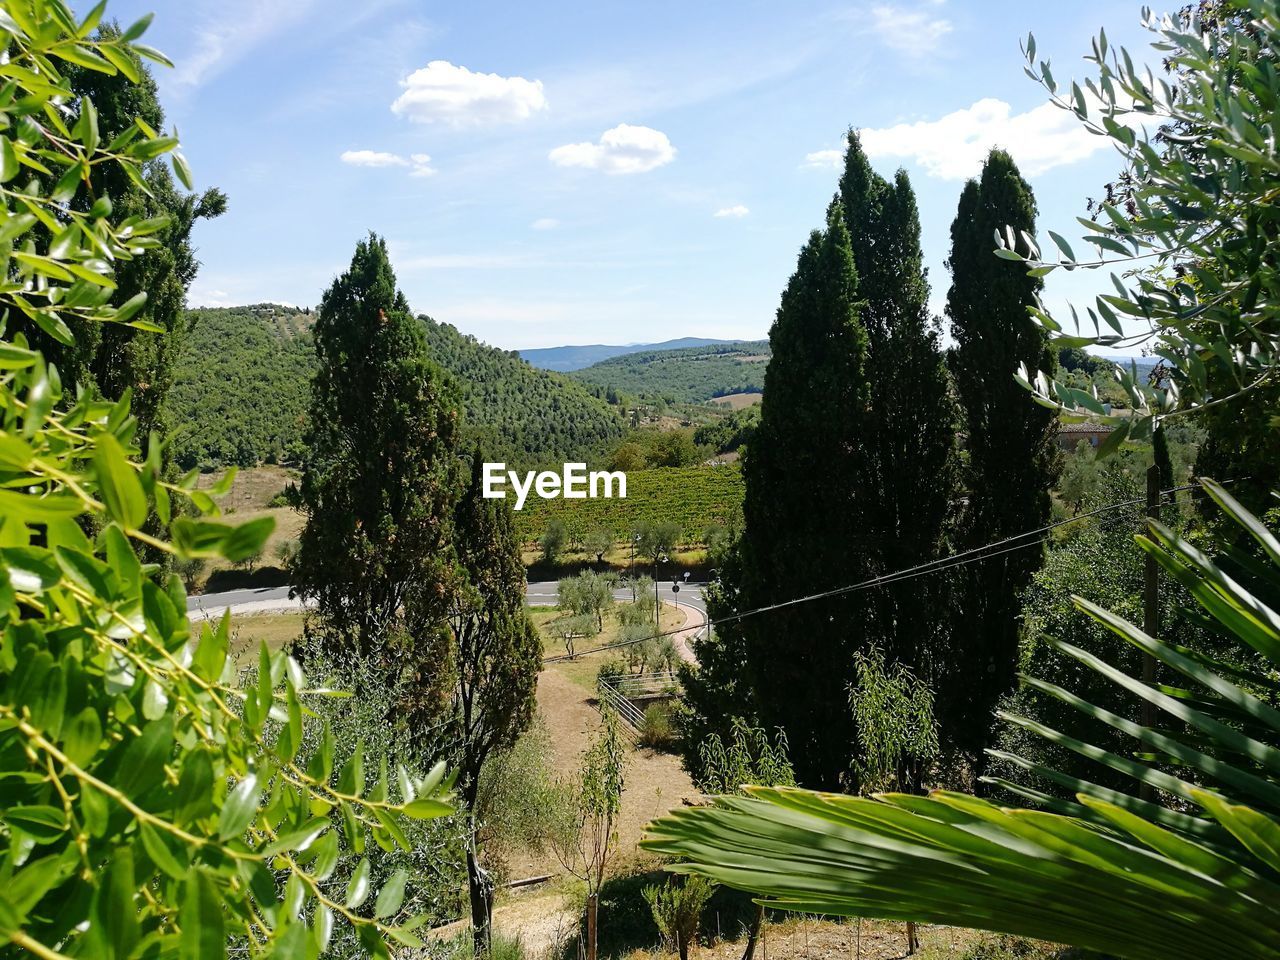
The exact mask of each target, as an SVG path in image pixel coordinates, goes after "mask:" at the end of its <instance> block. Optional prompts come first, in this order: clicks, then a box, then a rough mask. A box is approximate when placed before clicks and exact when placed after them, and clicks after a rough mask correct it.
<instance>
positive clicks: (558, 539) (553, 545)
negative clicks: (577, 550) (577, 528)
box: [540, 519, 569, 563]
mask: <svg viewBox="0 0 1280 960" xmlns="http://www.w3.org/2000/svg"><path fill="white" fill-rule="evenodd" d="M540 543H541V546H542V559H543V561H544V562H546V563H555V562H556V558H557V557H559V556H560V554H562V553H563V552H564V548H565V546H566V545H567V544H568V543H569V532H568V530H567V529H566V528H565V525H564V524H563V523H562V522H560V521H559V520H555V519H553V520H550V521H549V522H548V523H547V527H546V529H545V530H543V532H542V539H541V541H540Z"/></svg>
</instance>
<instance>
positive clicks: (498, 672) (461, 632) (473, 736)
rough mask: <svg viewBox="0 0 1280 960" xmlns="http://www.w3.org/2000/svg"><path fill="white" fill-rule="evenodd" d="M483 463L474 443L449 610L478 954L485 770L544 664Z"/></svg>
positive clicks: (516, 731)
mask: <svg viewBox="0 0 1280 960" xmlns="http://www.w3.org/2000/svg"><path fill="white" fill-rule="evenodd" d="M483 464H484V456H483V455H482V454H481V452H480V450H479V449H478V448H477V450H476V451H475V454H474V456H473V458H472V464H471V482H470V484H469V485H468V487H467V489H466V491H465V492H464V493H463V495H462V497H461V499H460V500H459V502H458V507H457V510H456V512H455V522H454V549H455V550H456V552H457V556H458V562H459V568H460V571H461V574H462V576H461V582H460V583H459V584H458V589H457V591H456V593H455V595H454V598H453V601H452V604H451V606H450V611H449V624H450V627H451V631H452V634H453V641H454V648H453V663H454V671H453V673H454V678H455V686H454V693H453V718H454V722H455V723H456V725H457V742H458V746H457V749H456V751H455V757H456V768H457V771H458V792H459V794H460V797H461V799H462V803H463V806H464V808H465V809H466V811H467V813H468V815H469V818H470V819H469V823H468V827H469V830H468V837H469V843H468V847H467V878H468V888H469V892H470V898H471V920H472V926H473V928H474V931H475V936H476V943H477V947H478V952H479V953H484V952H487V949H488V943H489V934H490V924H491V919H492V911H493V886H492V881H490V880H489V878H488V875H487V874H486V873H485V871H484V870H483V869H482V868H481V866H480V860H479V854H478V851H477V849H476V829H477V827H478V824H477V823H476V822H475V806H476V798H477V791H478V789H479V785H480V771H481V769H482V768H483V767H484V765H485V761H487V760H488V759H489V758H490V757H492V756H493V755H494V754H496V753H498V752H500V751H502V750H506V749H509V748H510V747H512V746H514V744H515V742H516V740H517V739H518V738H519V736H520V734H522V733H524V731H525V730H527V729H528V728H529V724H530V722H531V721H532V720H533V713H534V694H535V692H536V690H537V684H538V671H539V670H540V669H541V665H542V639H541V637H540V636H539V634H538V631H537V629H536V628H535V627H534V625H533V622H532V621H531V620H530V619H529V614H528V611H527V610H526V609H525V571H524V564H523V563H521V561H520V542H519V539H518V538H517V536H516V532H515V524H514V521H513V519H512V514H511V508H510V506H509V505H508V503H507V501H506V500H486V499H485V498H484V497H483V495H482V494H483V489H484V488H483V482H482V477H483V472H482V471H483Z"/></svg>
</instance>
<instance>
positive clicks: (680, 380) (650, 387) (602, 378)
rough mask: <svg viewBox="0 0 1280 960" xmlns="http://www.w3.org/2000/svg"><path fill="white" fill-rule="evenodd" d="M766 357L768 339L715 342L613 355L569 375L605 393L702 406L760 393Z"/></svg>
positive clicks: (762, 386) (767, 363) (767, 354)
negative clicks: (740, 394) (663, 398)
mask: <svg viewBox="0 0 1280 960" xmlns="http://www.w3.org/2000/svg"><path fill="white" fill-rule="evenodd" d="M769 356H770V353H769V341H768V340H729V341H716V342H714V343H712V344H709V345H702V346H694V347H684V348H682V349H659V350H653V349H650V350H644V351H637V352H634V353H628V354H624V355H623V356H618V357H611V358H609V359H608V360H603V361H601V362H600V363H596V364H592V365H591V366H589V367H586V368H584V369H582V370H575V371H573V372H572V373H570V374H568V376H570V377H572V378H573V379H575V380H581V381H582V382H583V383H588V384H591V385H592V386H594V387H597V388H599V389H602V390H605V391H607V390H609V389H610V388H612V389H613V390H615V391H620V392H622V393H625V394H631V395H633V396H639V397H653V398H658V397H665V398H667V399H669V400H672V401H675V402H677V403H701V402H703V401H705V400H711V399H714V398H715V397H723V396H728V395H729V394H735V393H759V392H760V391H761V390H763V389H764V371H765V367H767V366H768V365H769Z"/></svg>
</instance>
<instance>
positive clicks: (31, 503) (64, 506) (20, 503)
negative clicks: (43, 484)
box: [0, 490, 84, 523]
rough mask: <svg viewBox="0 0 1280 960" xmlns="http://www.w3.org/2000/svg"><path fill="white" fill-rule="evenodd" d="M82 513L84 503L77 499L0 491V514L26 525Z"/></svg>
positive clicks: (60, 495) (59, 495)
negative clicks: (23, 522)
mask: <svg viewBox="0 0 1280 960" xmlns="http://www.w3.org/2000/svg"><path fill="white" fill-rule="evenodd" d="M83 512H84V503H83V502H81V500H80V499H79V498H78V497H71V496H65V495H63V494H50V495H48V496H44V497H36V496H31V495H30V494H26V493H14V492H13V491H12V490H0V514H3V515H4V516H6V517H13V518H15V519H20V520H24V521H26V522H27V523H47V522H49V521H50V520H60V519H64V518H66V517H77V516H79V515H80V514H82V513H83Z"/></svg>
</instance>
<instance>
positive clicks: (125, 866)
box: [95, 847, 140, 957]
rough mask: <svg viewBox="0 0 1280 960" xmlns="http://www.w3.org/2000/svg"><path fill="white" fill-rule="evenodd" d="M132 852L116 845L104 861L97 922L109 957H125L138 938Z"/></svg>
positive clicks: (129, 953) (96, 911)
mask: <svg viewBox="0 0 1280 960" xmlns="http://www.w3.org/2000/svg"><path fill="white" fill-rule="evenodd" d="M137 889H138V887H137V884H136V883H135V882H134V875H133V854H132V852H131V851H130V850H129V848H128V847H123V848H117V849H116V850H115V851H114V852H113V854H112V856H111V859H110V861H109V862H108V863H107V868H106V874H105V876H104V877H103V879H102V885H101V887H99V889H98V895H97V898H96V904H95V906H96V909H95V913H96V914H97V917H96V923H97V926H98V928H99V929H100V931H101V932H100V934H99V936H100V937H101V938H102V940H103V941H104V943H105V945H106V946H107V947H108V949H109V951H110V953H109V954H108V955H109V956H116V957H128V956H130V955H131V954H132V953H133V948H134V947H135V946H137V943H138V939H139V934H140V931H139V924H138V908H137V906H136V905H135V904H134V900H133V898H134V894H135V893H136V891H137Z"/></svg>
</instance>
